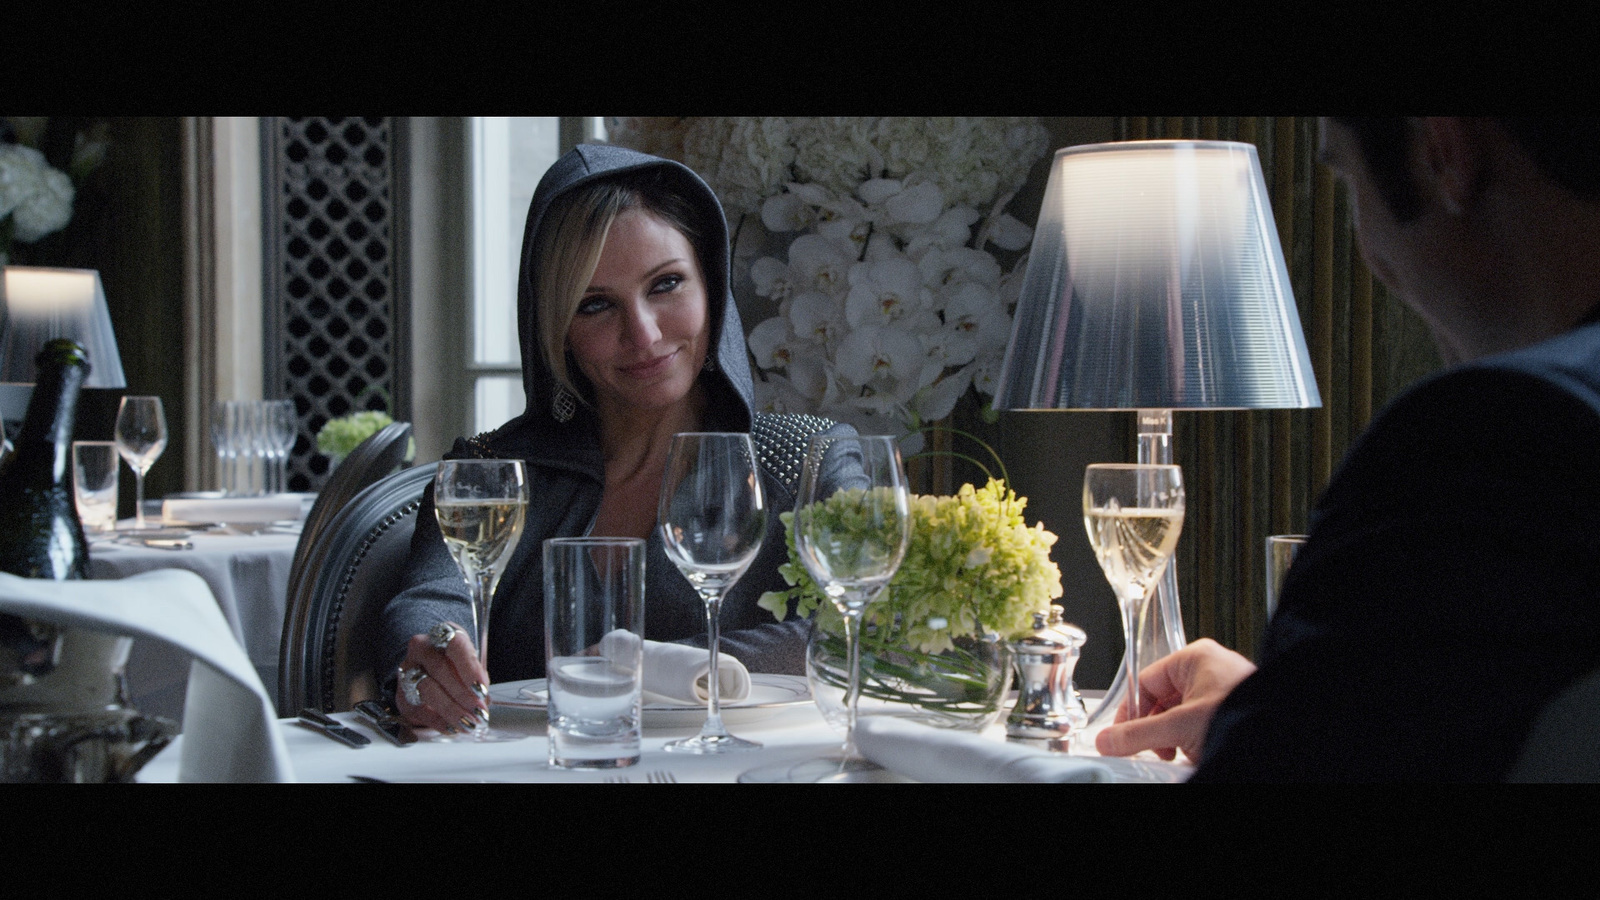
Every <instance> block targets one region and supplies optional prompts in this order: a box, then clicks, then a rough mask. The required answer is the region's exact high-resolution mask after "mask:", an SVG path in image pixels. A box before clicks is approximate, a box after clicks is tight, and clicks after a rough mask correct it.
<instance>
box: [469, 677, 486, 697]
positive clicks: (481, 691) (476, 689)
mask: <svg viewBox="0 0 1600 900" xmlns="http://www.w3.org/2000/svg"><path fill="white" fill-rule="evenodd" d="M472 692H473V693H474V694H477V695H478V699H479V700H487V699H489V689H488V688H487V687H485V686H484V684H483V682H481V681H474V682H473V683H472Z"/></svg>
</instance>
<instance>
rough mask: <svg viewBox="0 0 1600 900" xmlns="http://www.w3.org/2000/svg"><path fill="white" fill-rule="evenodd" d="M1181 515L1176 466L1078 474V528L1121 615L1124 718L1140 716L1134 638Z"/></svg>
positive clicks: (1109, 467)
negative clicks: (1085, 535)
mask: <svg viewBox="0 0 1600 900" xmlns="http://www.w3.org/2000/svg"><path fill="white" fill-rule="evenodd" d="M1183 511H1184V495H1183V473H1182V471H1181V470H1180V469H1179V468H1178V467H1177V466H1170V465H1142V464H1112V463H1099V464H1095V465H1091V466H1089V467H1088V468H1087V469H1086V470H1085V471H1084V476H1083V527H1084V530H1085V531H1087V532H1088V534H1089V546H1090V547H1092V548H1094V555H1095V559H1096V560H1098V561H1099V563H1100V568H1101V570H1102V571H1103V572H1105V576H1106V580H1107V581H1109V582H1110V583H1111V588H1112V590H1114V591H1116V594H1117V605H1118V607H1119V609H1120V610H1121V612H1122V629H1123V634H1124V636H1125V637H1126V639H1127V650H1126V651H1125V652H1124V653H1123V660H1124V663H1125V665H1126V669H1125V670H1124V672H1123V679H1124V682H1125V683H1126V684H1127V686H1128V687H1127V691H1128V694H1127V707H1128V718H1130V719H1132V718H1138V717H1139V716H1140V715H1142V714H1143V710H1142V708H1141V705H1140V698H1139V668H1140V663H1139V641H1138V635H1139V633H1140V631H1141V629H1142V628H1143V627H1144V617H1145V616H1147V615H1148V614H1149V606H1150V597H1151V595H1152V594H1153V593H1154V592H1155V588H1156V583H1157V582H1158V581H1160V580H1161V575H1162V573H1163V572H1164V571H1165V570H1166V567H1167V565H1168V564H1169V562H1170V560H1171V559H1172V553H1173V551H1174V550H1175V549H1176V548H1177V546H1178V535H1179V534H1180V533H1181V532H1182V531H1183Z"/></svg>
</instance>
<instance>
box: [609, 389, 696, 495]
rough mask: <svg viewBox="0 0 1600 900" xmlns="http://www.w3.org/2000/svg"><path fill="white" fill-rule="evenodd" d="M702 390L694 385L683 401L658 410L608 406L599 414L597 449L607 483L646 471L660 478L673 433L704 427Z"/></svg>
mask: <svg viewBox="0 0 1600 900" xmlns="http://www.w3.org/2000/svg"><path fill="white" fill-rule="evenodd" d="M705 409H706V395H705V389H704V388H703V387H702V386H701V385H699V384H696V385H695V387H694V389H692V390H691V391H689V393H688V394H687V395H686V396H685V397H684V398H683V400H682V401H680V402H678V403H676V404H673V405H672V406H669V407H665V408H663V409H659V410H637V409H627V410H618V409H607V408H605V407H604V406H602V407H601V409H600V410H599V414H600V450H601V454H602V456H603V457H604V459H605V466H606V482H607V484H608V485H609V484H610V483H612V482H613V481H614V480H617V478H618V477H629V476H632V475H634V474H637V473H639V472H641V471H649V472H650V473H651V474H653V475H654V476H655V477H657V478H659V477H660V475H661V471H662V470H663V469H664V468H665V466H666V458H667V450H668V448H669V447H670V446H671V444H672V436H673V435H674V434H677V433H679V432H682V431H701V430H704V428H703V423H704V421H705Z"/></svg>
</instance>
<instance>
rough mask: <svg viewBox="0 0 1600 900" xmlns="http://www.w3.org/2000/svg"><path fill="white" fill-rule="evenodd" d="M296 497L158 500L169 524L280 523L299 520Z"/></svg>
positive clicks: (299, 513)
mask: <svg viewBox="0 0 1600 900" xmlns="http://www.w3.org/2000/svg"><path fill="white" fill-rule="evenodd" d="M301 509H302V505H301V503H300V495H298V494H272V495H270V496H266V497H189V498H179V499H169V500H163V501H161V518H162V520H163V521H165V522H168V523H172V522H224V523H227V524H234V523H239V522H283V521H292V520H298V519H300V518H301V517H302V512H301Z"/></svg>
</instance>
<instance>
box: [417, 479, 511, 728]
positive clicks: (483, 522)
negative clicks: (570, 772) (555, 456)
mask: <svg viewBox="0 0 1600 900" xmlns="http://www.w3.org/2000/svg"><path fill="white" fill-rule="evenodd" d="M433 497H434V516H435V518H437V519H438V521H439V532H440V534H442V535H443V536H444V544H445V547H446V549H448V550H449V551H450V558H451V559H453V560H455V563H456V568H458V569H460V570H461V576H462V577H463V578H465V579H466V582H467V588H468V590H469V591H470V593H471V595H472V630H473V645H474V646H475V647H476V648H477V651H478V659H479V661H481V662H482V663H483V664H484V666H485V667H486V668H487V667H488V665H489V657H488V650H489V607H490V604H491V602H492V601H493V599H494V592H495V588H496V587H497V586H499V584H500V576H501V575H502V574H503V573H504V572H505V569H506V565H507V563H509V562H510V561H511V554H512V552H513V551H514V550H515V549H516V546H517V542H518V541H519V540H520V539H521V537H522V525H523V521H524V520H525V518H526V516H527V510H528V487H527V474H526V471H525V470H524V468H523V465H522V460H520V459H457V460H445V461H443V462H441V463H439V470H438V472H437V473H436V474H435V475H434V481H433ZM522 737H524V735H520V734H515V733H510V732H504V731H500V730H498V729H493V728H490V727H489V723H488V722H487V721H482V722H479V723H478V725H477V727H475V728H474V729H473V731H472V732H471V733H470V734H469V735H468V739H469V740H473V741H480V742H481V741H504V740H520V739H521V738H522ZM446 739H448V738H446Z"/></svg>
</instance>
